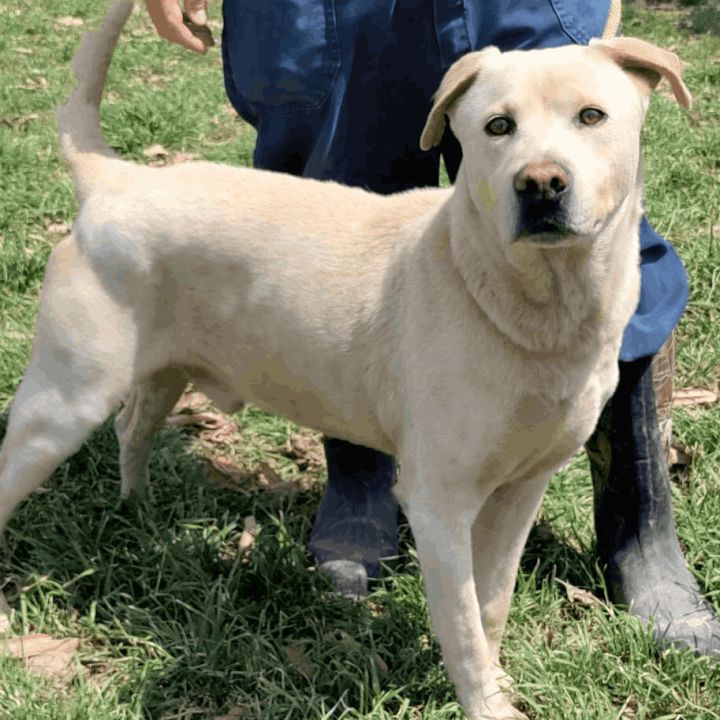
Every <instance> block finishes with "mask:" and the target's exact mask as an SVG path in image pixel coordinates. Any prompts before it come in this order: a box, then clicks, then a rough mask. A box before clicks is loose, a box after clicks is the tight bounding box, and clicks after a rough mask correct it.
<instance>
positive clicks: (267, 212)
mask: <svg viewBox="0 0 720 720" xmlns="http://www.w3.org/2000/svg"><path fill="white" fill-rule="evenodd" d="M131 9H132V3H130V2H127V1H126V0H122V1H121V2H119V3H117V4H116V5H114V6H113V7H112V9H111V11H110V14H109V16H108V18H107V19H106V21H105V24H104V26H103V28H102V30H101V31H100V32H99V33H96V34H94V35H91V36H87V37H86V39H85V41H84V45H83V47H82V48H81V50H80V52H79V53H78V55H77V57H76V59H75V61H74V69H75V72H76V75H77V77H78V79H79V86H78V88H77V90H76V91H75V93H74V94H73V96H72V97H71V98H70V100H69V101H68V103H67V104H66V105H65V106H64V107H62V108H61V109H60V111H59V114H58V117H59V125H60V136H61V142H62V147H63V151H64V153H65V157H66V158H67V160H68V162H69V164H70V166H71V168H72V172H73V175H74V179H75V184H76V188H77V194H78V198H79V201H80V213H79V215H78V218H77V221H76V223H75V227H74V230H73V233H72V235H71V236H70V237H68V238H66V239H65V240H63V241H62V242H61V243H60V244H59V245H58V246H57V247H56V248H55V250H54V251H53V253H52V257H51V258H50V261H49V264H48V268H47V273H46V276H45V285H44V288H43V292H42V299H41V304H40V313H39V316H38V320H37V328H36V335H35V341H34V345H33V350H32V356H31V359H30V364H29V366H28V369H27V372H26V374H25V377H24V379H23V381H22V383H21V385H20V387H19V388H18V390H17V394H16V395H15V400H14V402H13V405H12V409H11V413H10V417H9V424H8V428H7V434H6V436H5V441H4V445H3V448H2V453H1V454H0V527H2V526H4V524H5V522H6V521H7V518H8V516H9V515H10V514H11V512H12V510H13V509H14V508H15V506H16V505H17V504H18V503H19V502H20V501H21V500H23V499H24V498H26V497H27V496H28V494H29V493H30V492H31V491H32V490H33V489H35V488H37V487H38V486H39V485H40V484H41V483H42V482H43V481H44V480H45V479H46V478H47V477H48V476H49V475H50V474H51V473H52V472H53V470H54V469H55V468H56V467H57V466H58V465H59V464H60V463H61V462H63V461H64V460H65V459H66V458H67V457H68V456H69V455H70V454H71V453H73V452H75V451H76V450H77V449H78V448H79V447H80V445H81V444H82V443H83V441H85V439H86V438H87V437H88V435H89V434H90V432H91V431H92V430H93V429H94V428H96V427H97V426H98V425H99V424H100V423H102V422H103V421H104V420H105V419H106V418H107V417H108V416H109V415H110V414H111V413H112V412H113V410H115V409H116V408H117V407H118V406H119V405H120V404H121V403H124V406H123V409H122V411H121V412H120V414H119V415H118V417H117V434H118V438H119V442H120V453H121V467H122V489H123V492H125V493H128V492H130V491H131V490H139V489H140V488H141V487H142V485H143V483H144V482H145V480H146V472H147V470H146V468H147V461H148V453H149V450H150V439H151V435H152V432H153V430H154V429H155V428H156V427H157V426H158V424H159V423H161V422H162V420H163V418H164V416H165V415H166V413H167V412H168V411H169V409H170V408H171V407H172V406H173V404H174V403H175V401H176V400H177V398H178V396H179V395H180V393H181V392H182V390H183V388H184V387H185V384H186V383H187V382H188V381H189V380H191V381H193V382H195V383H197V384H198V385H199V386H201V387H202V388H204V389H205V390H206V391H207V392H208V394H209V395H210V396H211V397H212V398H213V399H214V400H216V402H217V403H218V404H219V405H220V406H221V407H223V408H226V409H232V408H233V407H234V406H236V405H237V404H238V403H240V402H241V401H249V402H252V403H255V404H256V405H258V406H260V407H261V408H264V409H266V410H271V411H273V412H277V413H280V414H282V415H285V416H287V417H289V418H292V419H293V420H295V421H296V422H298V423H302V424H304V425H309V426H312V427H314V428H317V429H318V430H321V431H323V432H325V433H327V434H329V435H332V436H334V437H341V438H346V439H347V440H350V441H352V442H355V443H360V444H362V445H367V446H371V447H374V448H378V449H380V450H383V451H385V452H387V453H391V454H393V455H395V456H396V457H397V458H398V459H399V461H400V468H401V470H400V475H399V480H398V482H397V486H396V494H397V496H398V498H399V500H400V502H401V503H402V506H403V508H404V510H405V512H406V514H407V517H408V518H409V521H410V524H411V526H412V530H413V533H414V535H415V539H416V541H417V551H418V556H419V558H420V563H421V567H422V571H423V575H424V578H425V584H426V587H427V600H428V605H429V608H430V614H431V617H432V623H433V626H434V630H435V632H436V633H437V636H438V638H439V639H440V643H441V645H442V649H443V654H444V657H445V662H446V665H447V669H448V672H449V673H450V676H451V678H452V680H453V681H454V683H455V686H456V688H457V692H458V694H459V696H460V699H461V701H462V703H463V705H464V707H465V710H466V712H467V714H468V716H469V717H470V718H473V720H480V719H481V718H483V719H489V718H492V719H493V720H497V719H499V718H510V717H522V716H521V715H520V714H519V713H518V712H517V710H515V709H514V708H513V707H512V706H511V704H510V703H509V701H508V700H507V698H506V697H505V696H504V695H503V692H502V691H501V685H504V682H505V681H506V680H507V678H506V677H505V676H504V674H503V672H502V670H501V669H500V667H499V665H498V651H499V645H500V640H501V637H502V634H503V629H504V626H505V622H506V618H507V614H508V606H509V603H510V597H511V594H512V589H513V583H514V581H515V575H516V571H517V566H518V561H519V558H520V553H521V551H522V548H523V545H524V543H525V540H526V536H527V534H528V531H529V528H530V526H531V524H532V522H533V518H534V517H535V514H536V511H537V509H538V505H539V504H540V500H541V498H542V496H543V492H544V490H545V487H546V485H547V483H548V480H549V478H550V476H551V475H552V473H553V472H554V471H555V470H556V469H557V468H558V467H559V466H560V465H562V464H563V463H564V462H565V461H567V460H568V458H570V457H571V456H572V455H573V453H575V452H576V450H577V449H578V448H580V447H581V446H582V444H583V443H584V442H585V440H586V439H587V438H588V437H589V435H590V434H591V432H592V431H593V429H594V426H595V423H596V420H597V418H598V415H599V413H600V410H601V408H602V407H603V405H604V403H605V402H606V401H607V399H608V398H609V397H610V395H611V394H612V392H613V389H614V388H615V384H616V380H617V369H616V366H617V359H618V352H619V348H620V342H621V337H622V333H623V329H624V328H625V325H626V324H627V322H628V320H629V318H630V316H631V315H632V313H633V311H634V309H635V306H636V304H637V299H638V291H639V290H638V288H639V270H638V257H639V249H638V222H639V219H640V214H641V193H642V187H641V169H640V142H639V137H640V128H641V125H642V121H643V115H644V113H645V110H646V107H647V103H648V96H649V94H650V92H651V89H652V88H653V87H654V86H655V85H656V83H657V82H658V81H659V79H660V77H661V76H665V77H666V78H667V79H668V80H669V81H670V83H671V85H672V88H673V90H674V93H675V96H676V98H677V100H678V101H679V102H680V103H681V104H683V105H688V104H689V101H690V96H689V93H688V91H687V88H686V87H685V85H684V84H683V82H682V80H681V78H680V74H681V67H680V62H679V60H678V58H677V57H676V56H675V55H673V54H672V53H669V52H666V51H663V50H660V49H658V48H656V47H653V46H651V45H649V44H647V43H644V42H641V41H639V40H633V39H629V38H620V39H616V40H610V41H606V42H604V41H599V42H594V43H592V44H591V45H590V46H589V47H575V46H573V47H562V48H558V49H553V50H540V51H530V52H508V53H500V52H499V51H498V50H497V49H495V48H492V47H491V48H487V49H485V50H483V51H481V52H476V53H472V54H469V55H467V56H465V57H463V58H461V59H460V60H459V61H458V62H457V63H455V65H453V66H452V67H451V68H450V70H449V71H448V73H447V75H446V77H445V78H444V80H443V82H442V85H441V86H440V89H439V91H438V93H437V95H436V100H435V104H434V107H433V108H432V111H431V112H430V116H429V118H428V121H427V125H426V127H425V130H424V132H423V135H422V138H421V145H422V147H423V148H429V147H430V146H432V145H433V144H434V143H436V142H437V141H438V140H439V139H440V136H441V134H442V131H443V127H444V123H445V115H446V114H447V115H449V117H450V122H451V125H452V129H453V131H454V132H455V135H456V136H457V137H458V138H459V140H460V142H461V144H462V148H463V153H464V160H463V163H462V166H461V168H460V173H459V176H458V179H457V183H456V185H455V187H454V188H452V189H447V190H439V189H431V190H415V191H411V192H406V193H401V194H398V195H395V196H392V197H383V196H379V195H374V194H371V193H369V192H365V191H364V190H360V189H352V188H346V187H341V186H340V185H337V184H333V183H329V182H316V181H313V180H305V179H298V178H293V177H290V176H287V175H282V174H276V173H272V172H262V171H258V170H250V169H242V168H235V167H226V166H223V165H217V164H211V163H202V162H197V163H189V164H184V165H179V166H173V167H166V168H149V167H139V166H136V165H133V164H130V163H128V162H125V161H123V160H122V159H120V158H119V157H117V156H116V155H115V154H114V153H113V152H112V151H111V150H110V149H109V147H108V145H107V144H106V142H105V141H104V139H103V137H102V135H101V132H100V125H99V120H98V107H99V104H100V96H101V93H102V89H103V84H104V82H105V75H106V71H107V67H108V64H109V62H110V57H111V55H112V51H113V47H114V45H115V43H116V41H117V38H118V35H119V33H120V31H121V29H122V27H123V24H124V22H125V20H126V18H127V16H128V14H129V13H130V11H131Z"/></svg>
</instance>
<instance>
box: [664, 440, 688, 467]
mask: <svg viewBox="0 0 720 720" xmlns="http://www.w3.org/2000/svg"><path fill="white" fill-rule="evenodd" d="M693 456H694V453H693V451H692V448H690V447H689V446H688V445H684V444H683V443H679V442H674V443H673V444H672V446H671V447H670V452H669V453H668V463H669V464H670V465H691V464H692V461H693Z"/></svg>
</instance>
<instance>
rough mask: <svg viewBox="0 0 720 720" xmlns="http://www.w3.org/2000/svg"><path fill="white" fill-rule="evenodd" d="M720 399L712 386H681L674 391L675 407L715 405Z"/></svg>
mask: <svg viewBox="0 0 720 720" xmlns="http://www.w3.org/2000/svg"><path fill="white" fill-rule="evenodd" d="M717 401H718V396H717V393H716V392H715V391H714V390H710V388H703V387H689V388H679V389H678V390H675V392H674V393H673V398H672V404H673V406H674V407H681V406H688V405H714V404H715V403H716V402H717Z"/></svg>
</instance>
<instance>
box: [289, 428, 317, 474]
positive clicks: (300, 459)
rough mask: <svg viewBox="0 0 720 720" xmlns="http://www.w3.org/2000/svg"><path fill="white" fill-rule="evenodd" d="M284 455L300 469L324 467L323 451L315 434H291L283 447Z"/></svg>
mask: <svg viewBox="0 0 720 720" xmlns="http://www.w3.org/2000/svg"><path fill="white" fill-rule="evenodd" d="M285 455H287V457H290V458H292V459H293V460H295V462H296V463H297V465H298V467H300V468H301V469H305V468H306V467H314V468H322V467H324V465H325V451H324V450H323V446H322V442H321V440H320V438H319V436H318V435H317V434H315V433H312V434H310V433H304V432H297V433H293V434H292V435H291V436H290V439H289V440H288V442H287V446H286V447H285Z"/></svg>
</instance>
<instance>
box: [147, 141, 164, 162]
mask: <svg viewBox="0 0 720 720" xmlns="http://www.w3.org/2000/svg"><path fill="white" fill-rule="evenodd" d="M142 154H143V155H144V156H145V157H147V158H153V159H157V158H166V157H167V156H168V154H169V153H168V151H167V150H166V149H165V148H164V147H163V146H162V145H157V144H156V145H151V146H150V147H147V148H145V149H144V150H143V153H142Z"/></svg>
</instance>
